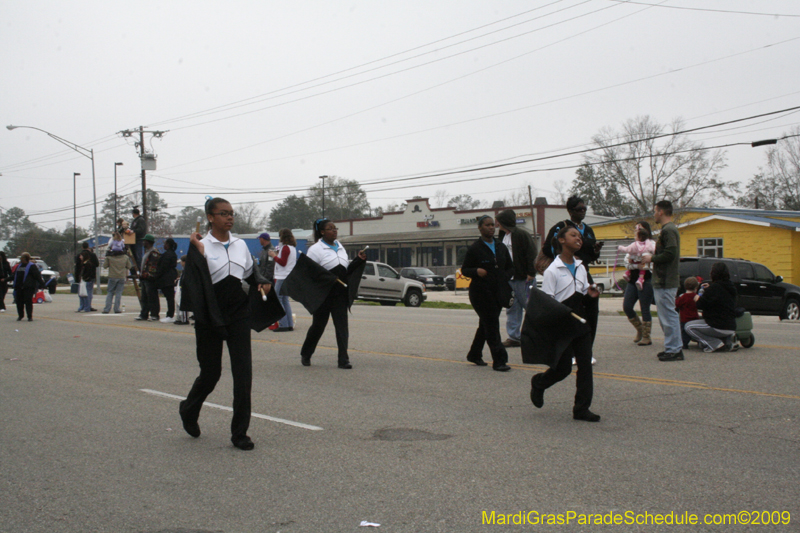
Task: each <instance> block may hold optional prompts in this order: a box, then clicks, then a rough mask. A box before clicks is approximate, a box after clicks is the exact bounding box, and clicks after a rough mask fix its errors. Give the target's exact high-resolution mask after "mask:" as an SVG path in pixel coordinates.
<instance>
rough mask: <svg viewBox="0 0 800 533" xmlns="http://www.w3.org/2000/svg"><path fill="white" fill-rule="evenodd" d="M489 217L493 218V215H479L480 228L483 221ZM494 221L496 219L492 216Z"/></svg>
mask: <svg viewBox="0 0 800 533" xmlns="http://www.w3.org/2000/svg"><path fill="white" fill-rule="evenodd" d="M487 218H492V217H490V216H489V215H482V216H479V217H478V227H479V228H480V227H481V226H483V221H484V220H486V219H487ZM492 222H494V219H493V218H492Z"/></svg>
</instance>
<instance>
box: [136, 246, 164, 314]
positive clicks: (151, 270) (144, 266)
mask: <svg viewBox="0 0 800 533" xmlns="http://www.w3.org/2000/svg"><path fill="white" fill-rule="evenodd" d="M155 242H156V238H155V237H153V236H152V235H150V234H149V233H148V234H147V235H145V236H144V238H143V239H142V245H143V248H142V251H143V254H144V255H143V256H142V261H141V263H140V264H139V267H140V268H139V279H140V280H141V282H142V302H141V304H142V312H141V313H140V314H139V316H137V317H136V320H148V319H149V320H151V321H153V322H155V321H157V320H158V313H159V312H160V311H161V302H159V301H158V287H157V286H156V272H157V271H158V257H159V255H161V254H159V253H158V250H157V249H156V247H155ZM148 315H149V317H148Z"/></svg>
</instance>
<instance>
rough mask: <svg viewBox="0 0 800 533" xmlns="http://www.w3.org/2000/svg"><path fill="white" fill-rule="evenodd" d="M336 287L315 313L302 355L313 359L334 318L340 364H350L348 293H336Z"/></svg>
mask: <svg viewBox="0 0 800 533" xmlns="http://www.w3.org/2000/svg"><path fill="white" fill-rule="evenodd" d="M336 289H337V288H336V287H334V288H333V289H332V290H331V294H330V295H329V296H328V298H327V299H326V300H325V302H324V303H323V304H322V305H321V306H320V308H319V309H317V312H316V313H314V315H313V316H314V320H313V321H312V322H311V327H310V328H308V333H306V340H305V342H304V343H303V347H302V348H301V349H300V355H302V356H303V357H311V356H312V355H313V354H314V350H316V349H317V343H318V342H319V339H320V338H322V334H323V333H324V332H325V326H327V325H328V318H329V317H333V327H334V328H335V329H336V346H337V347H338V348H339V364H340V365H341V364H345V363H349V362H350V356H348V355H347V343H348V340H349V339H350V330H349V329H348V326H347V293H346V292H344V291H341V292H340V291H336Z"/></svg>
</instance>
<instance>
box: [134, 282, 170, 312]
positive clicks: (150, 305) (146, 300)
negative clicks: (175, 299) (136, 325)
mask: <svg viewBox="0 0 800 533" xmlns="http://www.w3.org/2000/svg"><path fill="white" fill-rule="evenodd" d="M173 305H174V303H173ZM160 311H161V302H160V301H159V300H158V289H157V288H156V284H155V282H154V281H149V280H146V279H143V280H142V312H141V313H140V314H139V316H141V317H142V318H145V319H146V318H147V315H148V314H149V315H150V316H151V317H153V318H158V313H159V312H160Z"/></svg>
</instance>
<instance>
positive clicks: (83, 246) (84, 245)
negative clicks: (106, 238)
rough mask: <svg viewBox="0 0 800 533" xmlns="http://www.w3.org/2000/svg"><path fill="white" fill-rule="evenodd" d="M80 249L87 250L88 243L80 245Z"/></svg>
mask: <svg viewBox="0 0 800 533" xmlns="http://www.w3.org/2000/svg"><path fill="white" fill-rule="evenodd" d="M81 248H83V249H84V250H88V249H89V243H88V242H86V241H84V242H83V243H82V244H81Z"/></svg>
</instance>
